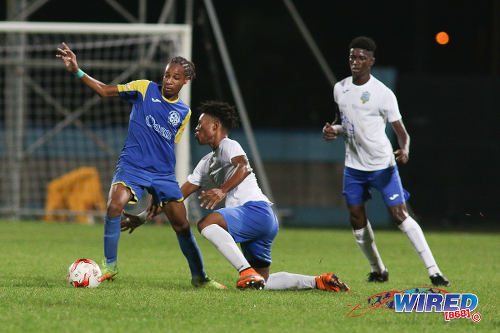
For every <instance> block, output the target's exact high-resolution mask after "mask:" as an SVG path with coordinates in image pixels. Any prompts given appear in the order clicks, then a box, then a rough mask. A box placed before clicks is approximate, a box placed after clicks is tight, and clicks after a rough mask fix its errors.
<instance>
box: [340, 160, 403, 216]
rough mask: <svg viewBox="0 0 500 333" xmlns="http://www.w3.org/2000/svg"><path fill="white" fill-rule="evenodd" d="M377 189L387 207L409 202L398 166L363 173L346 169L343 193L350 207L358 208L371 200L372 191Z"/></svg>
mask: <svg viewBox="0 0 500 333" xmlns="http://www.w3.org/2000/svg"><path fill="white" fill-rule="evenodd" d="M371 188H375V189H377V190H378V191H379V192H380V193H381V194H382V197H383V198H384V202H385V205H386V206H387V207H391V206H395V205H399V204H402V203H404V202H406V201H407V200H408V198H409V197H410V193H408V192H407V191H406V190H405V189H404V188H403V185H402V184H401V177H399V172H398V167H397V165H395V166H392V167H389V168H387V169H383V170H377V171H362V170H357V169H353V168H349V167H345V168H344V187H343V189H342V190H343V191H342V193H343V194H344V198H345V201H346V202H347V204H348V205H349V206H358V205H362V204H364V203H365V201H366V200H368V199H370V198H371V195H370V189H371Z"/></svg>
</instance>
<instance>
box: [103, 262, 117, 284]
mask: <svg viewBox="0 0 500 333" xmlns="http://www.w3.org/2000/svg"><path fill="white" fill-rule="evenodd" d="M116 274H118V266H117V264H116V262H114V263H113V264H111V265H109V264H106V259H103V261H102V265H101V280H100V281H101V282H102V281H106V280H110V281H113V280H114V279H115V275H116Z"/></svg>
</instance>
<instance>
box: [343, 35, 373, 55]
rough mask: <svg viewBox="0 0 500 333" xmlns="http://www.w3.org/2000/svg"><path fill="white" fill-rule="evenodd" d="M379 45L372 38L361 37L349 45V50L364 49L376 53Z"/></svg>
mask: <svg viewBox="0 0 500 333" xmlns="http://www.w3.org/2000/svg"><path fill="white" fill-rule="evenodd" d="M376 48H377V45H376V44H375V41H374V40H373V39H371V38H370V37H366V36H359V37H356V38H354V39H353V40H352V41H351V43H350V44H349V49H363V50H367V51H371V52H373V53H375V49H376Z"/></svg>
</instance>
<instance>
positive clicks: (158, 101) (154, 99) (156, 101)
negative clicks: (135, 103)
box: [151, 97, 161, 103]
mask: <svg viewBox="0 0 500 333" xmlns="http://www.w3.org/2000/svg"><path fill="white" fill-rule="evenodd" d="M151 101H152V102H153V103H161V101H160V100H159V99H158V98H153V97H151Z"/></svg>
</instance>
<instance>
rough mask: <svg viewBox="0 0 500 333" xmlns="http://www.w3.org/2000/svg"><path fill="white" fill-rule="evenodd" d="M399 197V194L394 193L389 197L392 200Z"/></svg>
mask: <svg viewBox="0 0 500 333" xmlns="http://www.w3.org/2000/svg"><path fill="white" fill-rule="evenodd" d="M397 197H399V194H393V195H391V196H390V197H389V199H390V200H394V199H396V198H397Z"/></svg>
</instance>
